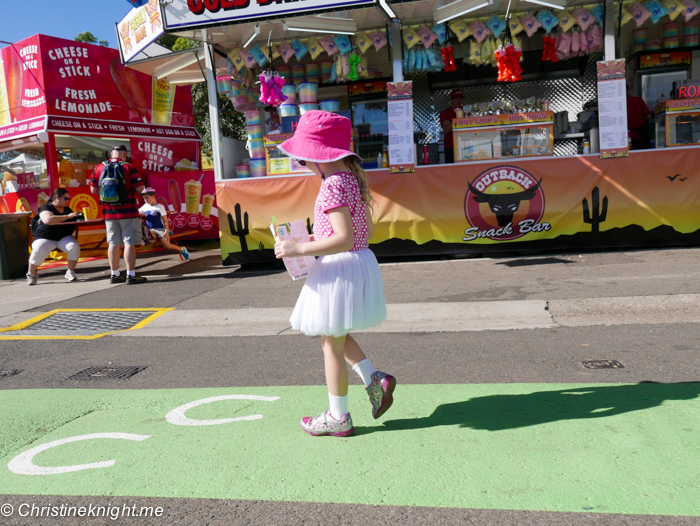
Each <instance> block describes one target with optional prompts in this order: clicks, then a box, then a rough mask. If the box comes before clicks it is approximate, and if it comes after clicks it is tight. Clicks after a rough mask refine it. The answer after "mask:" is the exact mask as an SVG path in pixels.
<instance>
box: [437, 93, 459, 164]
mask: <svg viewBox="0 0 700 526" xmlns="http://www.w3.org/2000/svg"><path fill="white" fill-rule="evenodd" d="M463 98H464V95H463V94H462V90H458V89H454V90H452V93H450V107H449V108H447V109H444V110H442V111H441V112H440V125H441V126H442V131H443V133H444V134H445V163H447V164H452V163H454V162H455V148H454V134H453V133H452V119H456V118H457V113H456V112H455V110H457V109H458V108H461V107H462V99H463Z"/></svg>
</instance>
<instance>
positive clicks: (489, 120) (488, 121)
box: [452, 111, 554, 130]
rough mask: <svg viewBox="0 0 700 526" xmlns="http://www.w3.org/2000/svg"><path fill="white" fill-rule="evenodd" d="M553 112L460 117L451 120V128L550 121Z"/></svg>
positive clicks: (459, 128) (552, 117)
mask: <svg viewBox="0 0 700 526" xmlns="http://www.w3.org/2000/svg"><path fill="white" fill-rule="evenodd" d="M553 119H554V112H552V111H535V112H530V113H504V114H503V115H484V116H483V117H462V118H461V119H453V120H452V128H453V129H455V130H461V129H465V128H480V127H482V126H504V125H506V124H528V123H531V122H552V120H553Z"/></svg>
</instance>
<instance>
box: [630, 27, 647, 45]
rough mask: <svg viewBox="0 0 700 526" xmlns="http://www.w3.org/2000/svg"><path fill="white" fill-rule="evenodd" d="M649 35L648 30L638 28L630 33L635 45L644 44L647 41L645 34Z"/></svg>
mask: <svg viewBox="0 0 700 526" xmlns="http://www.w3.org/2000/svg"><path fill="white" fill-rule="evenodd" d="M648 33H649V28H646V27H640V28H639V29H635V30H634V31H632V36H633V38H634V43H635V44H644V42H646V41H647V34H648Z"/></svg>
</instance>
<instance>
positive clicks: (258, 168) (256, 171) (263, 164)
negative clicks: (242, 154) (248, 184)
mask: <svg viewBox="0 0 700 526" xmlns="http://www.w3.org/2000/svg"><path fill="white" fill-rule="evenodd" d="M266 175H267V161H265V159H251V160H250V176H251V177H265V176H266Z"/></svg>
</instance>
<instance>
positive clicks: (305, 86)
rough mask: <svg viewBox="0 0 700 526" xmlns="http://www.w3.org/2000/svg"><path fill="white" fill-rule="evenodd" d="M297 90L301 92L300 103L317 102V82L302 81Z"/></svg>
mask: <svg viewBox="0 0 700 526" xmlns="http://www.w3.org/2000/svg"><path fill="white" fill-rule="evenodd" d="M297 92H299V104H307V103H314V102H316V93H317V92H318V84H317V83H316V82H301V83H299V85H298V86H297Z"/></svg>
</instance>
